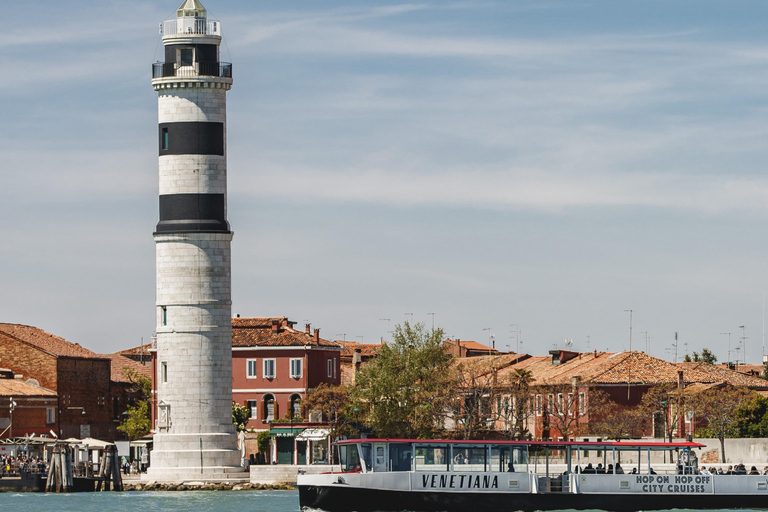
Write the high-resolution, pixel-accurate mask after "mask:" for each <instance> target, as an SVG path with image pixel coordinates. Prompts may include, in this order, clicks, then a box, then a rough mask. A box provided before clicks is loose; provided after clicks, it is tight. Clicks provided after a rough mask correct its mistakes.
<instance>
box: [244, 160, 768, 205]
mask: <svg viewBox="0 0 768 512" xmlns="http://www.w3.org/2000/svg"><path fill="white" fill-rule="evenodd" d="M238 182H239V186H238V188H237V190H236V191H233V192H232V195H233V196H235V197H237V196H243V195H247V196H256V197H259V196H261V197H271V198H280V199H281V200H284V201H288V202H290V201H291V200H292V199H295V200H300V201H302V202H306V201H317V202H332V203H341V204H344V203H347V204H354V203H373V204H383V205H388V206H395V207H414V206H420V207H424V206H426V207H435V208H477V209H492V210H494V209H495V210H534V211H546V212H562V211H564V210H567V209H570V208H583V207H627V208H629V207H637V206H639V207H649V208H651V207H653V208H666V209H671V210H675V209H677V210H690V211H695V212H699V213H702V214H707V215H712V214H718V213H724V212H734V211H739V212H746V211H752V212H754V213H758V214H760V215H768V204H766V201H765V197H766V195H767V194H768V182H766V180H764V179H760V178H753V179H750V178H744V177H729V176H727V175H719V176H718V175H710V176H705V177H699V178H697V179H696V180H692V179H691V177H690V176H684V175H680V174H677V175H676V174H666V173H663V172H655V173H654V172H649V173H643V174H610V173H605V174H598V173H593V174H588V175H578V174H575V173H558V172H552V171H547V170H541V169H538V170H534V169H510V170H505V171H496V172H489V171H486V170H480V169H478V170H474V171H465V172H458V171H446V172H445V173H440V174H430V175H424V174H415V173H409V172H400V171H393V170H391V169H389V170H382V169H367V170H360V169H354V170H349V171H337V172H318V171H317V170H314V169H296V168H291V169H285V168H280V169H270V170H269V171H267V172H261V173H259V174H258V176H256V177H252V178H245V179H244V178H243V177H240V178H239V179H238ZM265 183H280V184H281V186H280V187H279V188H270V187H265V186H263V185H264V184H265Z"/></svg>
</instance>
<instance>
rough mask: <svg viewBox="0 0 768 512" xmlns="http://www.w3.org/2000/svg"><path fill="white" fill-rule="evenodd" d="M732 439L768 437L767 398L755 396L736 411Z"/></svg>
mask: <svg viewBox="0 0 768 512" xmlns="http://www.w3.org/2000/svg"><path fill="white" fill-rule="evenodd" d="M734 416H735V417H736V424H735V425H734V433H733V436H734V437H768V398H766V397H764V396H760V395H756V396H754V397H753V398H751V399H749V400H747V401H745V402H743V403H742V404H741V405H740V406H739V408H738V409H737V410H736V414H735V415H734Z"/></svg>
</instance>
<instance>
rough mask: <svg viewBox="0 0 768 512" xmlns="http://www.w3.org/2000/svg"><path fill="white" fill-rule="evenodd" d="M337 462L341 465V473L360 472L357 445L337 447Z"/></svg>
mask: <svg viewBox="0 0 768 512" xmlns="http://www.w3.org/2000/svg"><path fill="white" fill-rule="evenodd" d="M339 462H340V463H341V470H342V471H360V470H361V468H360V458H359V457H358V456H357V445H356V444H342V445H339Z"/></svg>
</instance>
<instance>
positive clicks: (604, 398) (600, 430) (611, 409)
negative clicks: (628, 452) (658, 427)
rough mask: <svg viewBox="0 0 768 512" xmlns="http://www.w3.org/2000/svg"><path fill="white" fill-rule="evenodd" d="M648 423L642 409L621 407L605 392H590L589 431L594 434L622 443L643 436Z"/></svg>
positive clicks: (596, 390) (594, 390) (598, 390)
mask: <svg viewBox="0 0 768 512" xmlns="http://www.w3.org/2000/svg"><path fill="white" fill-rule="evenodd" d="M647 423H648V418H647V416H646V415H645V414H644V413H643V411H642V410H641V409H639V408H637V407H626V406H622V405H619V404H618V403H616V402H615V401H614V400H612V399H611V397H610V396H609V395H608V393H606V392H605V391H603V390H600V389H592V390H590V392H589V430H590V432H592V433H593V434H596V435H599V436H602V437H606V438H608V439H613V440H615V441H621V440H622V439H630V438H632V437H636V436H639V435H642V432H643V430H644V429H645V427H646V425H647Z"/></svg>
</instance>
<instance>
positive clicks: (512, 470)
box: [507, 461, 515, 473]
mask: <svg viewBox="0 0 768 512" xmlns="http://www.w3.org/2000/svg"><path fill="white" fill-rule="evenodd" d="M507 472H509V473H514V472H515V466H514V464H512V461H510V462H509V463H508V464H507Z"/></svg>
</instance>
